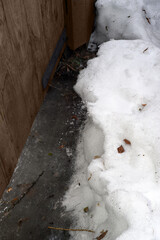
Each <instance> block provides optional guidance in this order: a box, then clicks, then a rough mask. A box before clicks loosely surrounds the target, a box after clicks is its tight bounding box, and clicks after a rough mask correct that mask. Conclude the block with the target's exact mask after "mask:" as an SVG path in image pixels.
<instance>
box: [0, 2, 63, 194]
mask: <svg viewBox="0 0 160 240" xmlns="http://www.w3.org/2000/svg"><path fill="white" fill-rule="evenodd" d="M63 4H64V2H63V0H0V195H1V194H2V192H3V191H4V189H5V187H6V185H7V184H8V182H9V180H10V177H11V175H12V173H13V170H14V168H15V165H16V163H17V159H18V157H19V155H20V153H21V150H22V148H23V146H24V144H25V142H26V139H27V136H28V134H29V131H30V128H31V125H32V123H33V120H34V118H35V115H36V114H37V112H38V110H39V107H40V105H41V103H42V101H43V98H44V94H45V92H44V90H43V89H42V76H43V74H44V72H45V69H46V67H47V65H48V63H49V60H50V58H51V56H52V54H53V52H54V49H55V47H56V44H57V42H58V40H59V38H60V35H61V33H62V31H63V29H64V8H63Z"/></svg>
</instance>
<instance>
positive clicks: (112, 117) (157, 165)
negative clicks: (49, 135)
mask: <svg viewBox="0 0 160 240" xmlns="http://www.w3.org/2000/svg"><path fill="white" fill-rule="evenodd" d="M146 49H147V50H146ZM159 89H160V50H159V49H158V48H157V47H155V46H154V45H152V44H151V43H148V42H144V41H142V40H133V41H129V40H120V41H114V40H113V41H110V42H108V43H104V44H103V45H102V46H101V48H100V50H99V52H98V56H97V57H96V58H95V59H93V60H90V61H89V62H88V67H87V68H86V69H85V70H83V71H81V73H80V75H79V78H78V82H77V84H76V86H75V90H76V91H77V92H78V93H79V95H80V96H81V97H82V99H83V101H84V102H85V103H86V105H87V108H88V112H89V116H90V118H89V119H88V123H87V124H86V127H85V129H84V131H83V133H82V137H81V142H80V144H79V147H78V148H79V150H78V156H77V166H76V169H77V174H76V175H75V176H74V179H73V181H72V182H73V183H72V185H71V188H70V190H69V192H68V193H67V195H66V199H65V202H64V204H65V205H66V206H67V210H74V214H75V216H76V218H77V219H78V226H79V225H80V226H81V227H82V228H88V229H92V230H94V231H95V234H92V233H87V232H83V233H81V232H80V233H76V235H74V236H73V239H87V240H88V239H93V237H97V236H99V235H100V233H101V231H103V230H104V231H106V230H108V233H107V234H106V236H105V237H104V239H108V240H112V239H117V240H133V239H138V240H158V239H160V228H159V222H160V201H159V199H160V183H159V177H160V148H159V145H160V104H159V103H160V94H159ZM124 139H127V140H129V141H130V143H131V144H126V143H125V142H124ZM121 145H122V146H123V148H124V152H123V153H119V152H118V150H117V149H118V148H119V147H120V146H121ZM86 207H88V209H89V210H88V212H87V213H86V212H84V208H86Z"/></svg>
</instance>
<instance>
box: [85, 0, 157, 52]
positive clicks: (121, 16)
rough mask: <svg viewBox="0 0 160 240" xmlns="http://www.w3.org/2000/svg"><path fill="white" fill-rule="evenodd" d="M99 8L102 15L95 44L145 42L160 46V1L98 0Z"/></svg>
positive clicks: (99, 19) (92, 40)
mask: <svg viewBox="0 0 160 240" xmlns="http://www.w3.org/2000/svg"><path fill="white" fill-rule="evenodd" d="M96 8H97V15H98V16H97V19H96V30H95V31H94V33H93V34H92V36H91V40H90V42H91V43H92V42H93V43H98V44H100V43H102V42H104V41H107V40H110V39H143V40H145V41H151V42H152V43H154V44H155V45H156V46H158V47H160V1H159V0H98V1H97V2H96ZM91 43H90V44H91Z"/></svg>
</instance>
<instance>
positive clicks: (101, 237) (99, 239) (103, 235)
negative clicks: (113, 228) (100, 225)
mask: <svg viewBox="0 0 160 240" xmlns="http://www.w3.org/2000/svg"><path fill="white" fill-rule="evenodd" d="M107 232H108V230H106V231H105V232H104V231H102V232H101V235H100V236H99V237H96V239H97V240H101V239H103V238H104V237H105V236H106V234H107Z"/></svg>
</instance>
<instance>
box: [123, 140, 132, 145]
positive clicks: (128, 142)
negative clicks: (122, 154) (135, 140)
mask: <svg viewBox="0 0 160 240" xmlns="http://www.w3.org/2000/svg"><path fill="white" fill-rule="evenodd" d="M123 141H124V142H125V143H126V144H128V145H131V142H130V141H129V140H128V139H123Z"/></svg>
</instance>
